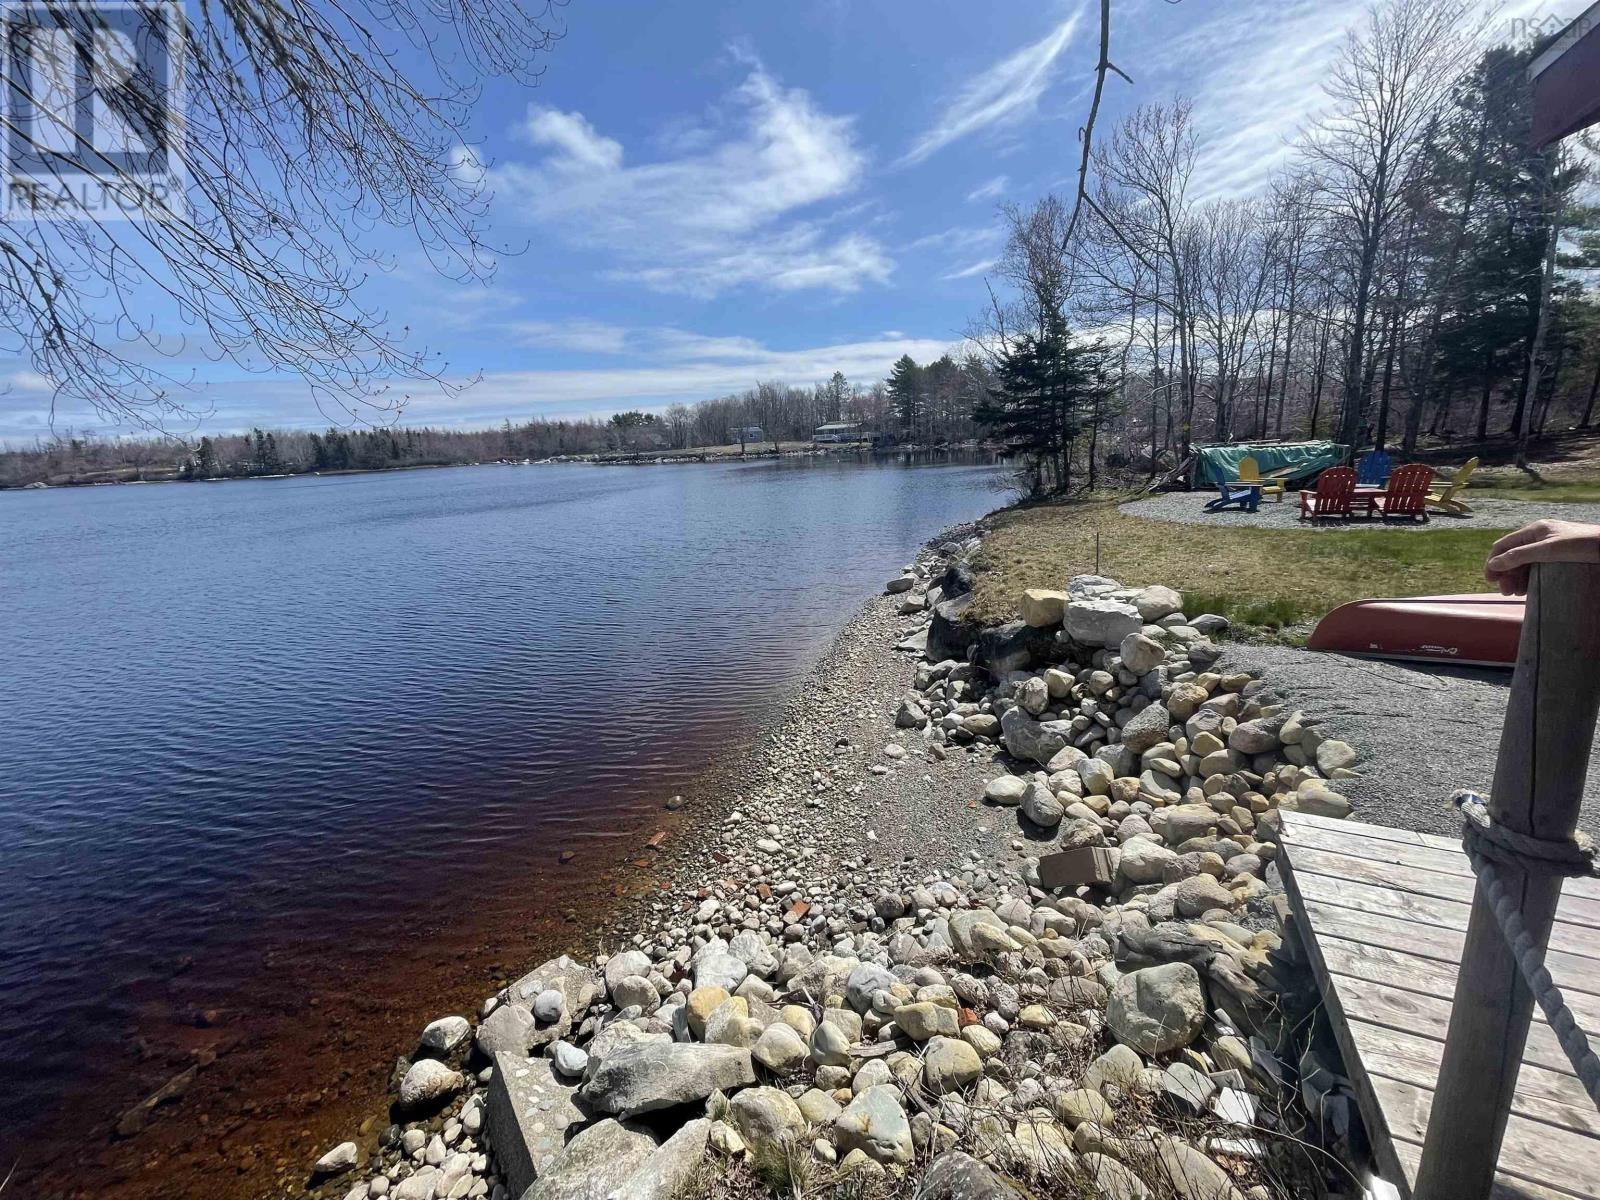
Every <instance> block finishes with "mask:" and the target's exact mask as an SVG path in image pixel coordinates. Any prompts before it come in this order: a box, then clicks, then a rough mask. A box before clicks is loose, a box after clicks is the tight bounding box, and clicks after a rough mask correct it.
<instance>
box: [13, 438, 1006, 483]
mask: <svg viewBox="0 0 1600 1200" xmlns="http://www.w3.org/2000/svg"><path fill="white" fill-rule="evenodd" d="M983 449H984V447H983V445H982V444H981V443H979V442H950V443H947V444H944V445H939V446H931V445H922V444H918V443H906V444H904V445H896V446H888V447H877V448H873V447H870V446H863V445H855V444H832V445H816V444H814V443H811V442H784V443H780V447H779V449H777V450H774V449H772V448H771V447H770V446H768V447H767V448H765V449H762V450H746V451H742V452H741V451H734V452H732V453H729V452H728V451H727V448H726V447H721V446H708V447H703V448H697V449H687V450H666V451H648V450H644V451H636V452H633V453H620V452H619V453H605V454H598V453H597V454H567V455H556V456H554V457H551V458H539V459H531V458H530V459H504V458H502V459H481V460H477V461H472V462H442V463H397V464H395V465H394V466H390V467H330V468H323V469H318V470H311V471H283V472H277V473H274V474H268V475H211V476H206V477H204V478H191V479H185V478H184V477H183V476H182V475H181V474H178V473H176V472H173V473H170V474H167V473H164V474H163V475H162V476H161V477H159V478H135V479H99V478H94V479H70V480H65V481H62V482H59V483H45V482H42V481H39V482H34V483H24V484H4V483H0V492H42V491H61V490H67V489H78V488H94V487H126V486H131V485H148V484H158V483H244V482H251V481H260V480H269V479H304V478H308V477H316V476H324V475H386V474H390V473H392V472H396V471H432V470H444V469H446V468H451V467H542V466H552V465H558V464H567V463H580V464H586V465H589V466H600V467H632V466H677V465H680V464H715V463H733V462H758V461H769V462H770V461H773V460H776V459H780V458H833V457H845V456H849V457H852V458H891V457H896V456H899V455H904V454H949V453H972V452H981V451H982V450H983Z"/></svg>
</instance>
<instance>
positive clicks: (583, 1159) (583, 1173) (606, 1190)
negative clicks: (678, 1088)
mask: <svg viewBox="0 0 1600 1200" xmlns="http://www.w3.org/2000/svg"><path fill="white" fill-rule="evenodd" d="M655 1149H656V1143H655V1139H654V1138H652V1137H651V1136H650V1135H649V1134H648V1133H643V1132H641V1131H639V1130H636V1129H630V1128H629V1127H628V1126H626V1125H623V1124H622V1123H621V1122H618V1121H601V1122H599V1123H598V1124H595V1125H591V1126H589V1128H587V1129H585V1130H584V1131H583V1132H582V1133H580V1134H578V1136H577V1137H575V1138H573V1139H572V1140H571V1141H570V1142H568V1143H567V1145H566V1149H564V1150H562V1152H561V1153H560V1154H559V1155H557V1156H556V1158H555V1159H554V1160H553V1161H552V1162H551V1163H550V1165H549V1167H548V1168H547V1169H546V1170H545V1171H544V1172H543V1173H542V1174H541V1175H540V1176H539V1179H538V1181H537V1182H536V1183H535V1184H534V1185H533V1186H532V1187H531V1188H529V1189H528V1191H527V1193H526V1195H524V1196H523V1198H522V1200H606V1197H607V1196H609V1195H611V1193H612V1191H613V1190H614V1189H617V1188H620V1187H622V1186H623V1185H624V1184H625V1183H627V1182H628V1180H629V1179H631V1178H632V1177H633V1175H634V1173H635V1172H636V1171H638V1170H639V1169H640V1168H641V1167H643V1166H644V1165H645V1163H647V1162H648V1161H649V1160H650V1158H651V1157H652V1155H653V1154H654V1153H655Z"/></svg>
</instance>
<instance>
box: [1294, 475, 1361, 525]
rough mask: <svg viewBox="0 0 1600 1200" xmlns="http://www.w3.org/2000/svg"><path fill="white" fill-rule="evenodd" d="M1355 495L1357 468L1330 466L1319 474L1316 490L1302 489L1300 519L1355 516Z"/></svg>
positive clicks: (1317, 519) (1315, 519)
mask: <svg viewBox="0 0 1600 1200" xmlns="http://www.w3.org/2000/svg"><path fill="white" fill-rule="evenodd" d="M1355 496H1356V472H1355V468H1354V467H1329V468H1328V469H1327V470H1326V471H1324V472H1323V473H1322V474H1321V475H1318V476H1317V488H1316V491H1314V492H1308V491H1306V490H1305V489H1304V488H1301V489H1300V519H1301V520H1302V521H1303V520H1305V519H1306V518H1307V517H1310V518H1311V519H1312V520H1313V521H1320V520H1321V519H1322V518H1323V517H1347V518H1348V517H1350V516H1353V515H1354V512H1353V508H1354V504H1355Z"/></svg>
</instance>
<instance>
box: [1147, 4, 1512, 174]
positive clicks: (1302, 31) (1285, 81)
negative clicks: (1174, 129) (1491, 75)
mask: <svg viewBox="0 0 1600 1200" xmlns="http://www.w3.org/2000/svg"><path fill="white" fill-rule="evenodd" d="M1540 7H1541V6H1540V4H1539V3H1538V0H1509V2H1508V3H1505V4H1504V5H1501V4H1499V3H1498V0H1476V2H1475V3H1472V4H1469V5H1468V6H1466V7H1465V8H1464V9H1463V11H1462V24H1463V28H1465V29H1468V30H1471V29H1474V28H1477V27H1479V26H1480V25H1481V26H1482V29H1481V32H1482V34H1483V35H1484V37H1485V38H1486V39H1487V40H1488V41H1494V40H1497V39H1500V38H1502V37H1505V36H1507V35H1508V34H1510V33H1512V32H1514V30H1515V25H1514V24H1513V23H1514V21H1515V20H1516V19H1517V18H1518V17H1520V16H1523V15H1525V14H1527V13H1531V12H1535V11H1539V9H1540ZM1368 8H1369V3H1368V0H1238V2H1237V3H1235V4H1232V5H1229V6H1228V7H1227V8H1226V9H1215V10H1213V12H1214V14H1215V15H1213V16H1211V17H1210V18H1209V19H1208V20H1207V21H1205V22H1204V23H1203V24H1201V25H1200V26H1199V27H1198V28H1196V29H1194V30H1193V31H1192V32H1190V33H1188V34H1187V35H1185V36H1183V37H1179V38H1175V39H1171V40H1169V41H1166V42H1165V43H1164V44H1161V45H1160V48H1159V49H1158V50H1155V51H1153V52H1152V53H1151V55H1150V56H1149V57H1148V59H1147V63H1148V65H1147V66H1146V67H1145V68H1144V71H1143V73H1142V75H1141V82H1144V81H1146V80H1147V79H1154V78H1171V79H1174V80H1184V79H1187V78H1190V77H1192V76H1193V70H1192V64H1193V63H1197V62H1204V63H1206V64H1208V70H1207V71H1206V72H1204V74H1203V75H1202V76H1201V77H1200V78H1202V79H1203V80H1204V82H1203V84H1202V85H1201V86H1200V87H1199V88H1198V89H1197V90H1196V91H1195V92H1194V102H1195V103H1194V115H1195V122H1196V131H1197V133H1198V134H1199V137H1200V154H1199V157H1198V160H1197V162H1196V170H1195V179H1194V189H1193V193H1192V194H1193V195H1194V196H1195V198H1197V199H1210V198H1214V197H1223V196H1242V195H1248V194H1250V193H1252V192H1255V191H1257V190H1259V189H1260V188H1262V187H1264V186H1265V185H1266V184H1267V182H1268V181H1269V180H1270V178H1271V177H1272V175H1273V173H1274V172H1275V171H1277V170H1278V169H1280V168H1282V167H1284V166H1286V165H1287V164H1288V163H1289V162H1290V160H1291V159H1292V158H1293V156H1294V153H1295V151H1294V147H1293V145H1292V143H1293V141H1294V140H1295V138H1296V136H1297V135H1298V134H1299V132H1300V130H1301V129H1303V128H1304V127H1305V126H1306V125H1307V124H1309V123H1310V122H1311V121H1313V120H1314V119H1315V118H1316V117H1317V115H1318V114H1319V113H1321V112H1322V111H1323V110H1324V109H1325V108H1326V107H1327V104H1328V97H1327V93H1326V92H1325V91H1324V90H1323V85H1324V83H1325V82H1326V81H1327V79H1328V77H1329V74H1330V72H1331V70H1332V68H1333V65H1334V63H1335V62H1336V60H1337V59H1338V56H1339V53H1340V50H1341V48H1342V46H1343V45H1344V42H1345V39H1346V36H1347V34H1348V33H1349V31H1350V30H1351V29H1352V28H1355V27H1356V26H1357V25H1359V24H1360V22H1361V21H1362V20H1363V19H1364V17H1365V14H1366V12H1367V10H1368ZM1196 11H1202V10H1196ZM1262 64H1271V66H1270V69H1263V66H1262ZM1179 87H1180V89H1181V87H1182V85H1181V84H1180V85H1179Z"/></svg>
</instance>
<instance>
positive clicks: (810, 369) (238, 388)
mask: <svg viewBox="0 0 1600 1200" xmlns="http://www.w3.org/2000/svg"><path fill="white" fill-rule="evenodd" d="M621 333H622V338H623V342H624V344H625V345H626V346H627V347H628V348H629V354H630V356H631V361H628V362H626V363H623V364H619V365H608V366H604V367H596V368H591V369H582V368H580V369H566V370H527V371H515V370H513V371H490V372H487V373H485V374H484V375H483V377H482V378H481V379H480V380H479V381H478V382H476V383H474V384H473V385H472V386H470V387H467V388H465V389H463V390H462V391H460V392H459V393H458V394H454V395H442V394H429V393H426V392H421V391H420V390H419V389H415V388H411V389H408V390H410V391H411V392H412V399H411V401H410V403H409V405H408V406H407V408H406V410H405V411H404V413H403V414H402V415H401V417H400V420H401V422H402V423H404V424H423V423H434V424H450V425H462V426H470V425H492V424H498V423H499V422H500V421H502V420H506V419H508V418H509V419H510V420H513V421H518V420H527V419H529V418H531V417H541V416H543V417H582V416H605V415H609V414H610V413H613V412H618V411H621V410H623V409H628V408H641V409H659V408H664V407H665V406H666V405H668V404H671V403H674V402H678V401H686V402H687V401H694V400H700V399H706V398H708V397H712V396H718V395H724V394H726V393H729V392H735V391H739V390H740V389H743V388H747V387H749V386H750V385H751V384H752V383H753V382H754V381H755V380H758V379H782V380H788V381H790V382H793V383H807V382H815V381H819V380H824V379H827V378H828V376H830V375H831V374H832V373H833V372H834V371H843V372H844V373H845V375H846V376H847V377H849V378H850V379H853V380H857V381H859V382H862V383H867V382H871V381H874V380H878V379H882V378H883V377H884V376H885V375H886V374H887V373H888V371H889V368H890V367H891V366H892V365H893V364H894V361H895V360H896V359H897V358H899V357H900V356H901V355H902V354H909V355H911V356H912V357H913V358H915V359H917V360H918V361H919V362H925V361H927V360H929V359H934V358H938V357H939V356H940V355H941V354H944V353H945V352H946V351H948V350H950V349H951V344H952V340H953V339H939V338H918V337H912V336H909V335H907V334H904V333H901V332H899V331H897V330H891V331H888V332H885V333H881V334H876V335H871V336H868V337H866V338H862V339H858V340H848V339H847V340H839V341H826V342H823V343H821V344H818V345H811V346H803V347H800V348H796V349H786V350H780V349H774V348H772V347H770V346H768V345H766V344H765V343H764V342H761V341H759V340H757V339H754V338H746V337H724V336H716V335H704V334H699V333H695V332H692V331H689V330H684V329H678V328H673V327H659V326H656V327H639V328H628V329H624V330H621ZM13 383H14V385H15V386H14V388H13V390H12V391H10V392H0V440H4V439H22V438H28V437H32V436H35V435H36V434H38V433H40V432H42V431H43V430H45V429H46V427H47V412H48V396H47V395H40V394H37V393H34V392H32V391H29V390H26V389H24V387H23V386H22V383H23V381H22V380H18V379H16V378H15V377H14V378H13ZM200 395H201V396H202V397H203V399H204V400H205V401H206V402H213V401H214V402H215V408H216V411H215V413H214V415H213V416H211V417H210V418H209V419H208V420H207V421H206V432H209V433H221V432H225V431H231V430H239V429H248V428H250V427H251V426H253V425H262V426H277V427H284V426H288V427H300V428H318V427H320V426H323V425H326V424H327V418H325V417H323V416H321V415H320V414H318V413H317V411H316V409H315V407H314V406H313V405H312V403H311V401H310V397H309V393H308V390H307V388H306V385H305V384H304V383H302V382H300V381H298V380H291V379H270V378H266V379H264V378H260V377H255V376H251V377H246V378H243V379H230V380H228V381H227V382H225V383H224V382H217V383H212V384H209V385H202V386H201V388H200ZM57 425H58V426H61V427H65V426H71V427H74V428H77V429H80V430H82V431H84V432H89V431H93V430H96V429H100V428H102V427H103V426H104V422H103V421H102V420H101V419H99V418H97V417H96V416H95V415H94V414H92V413H63V414H59V415H58V418H57Z"/></svg>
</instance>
